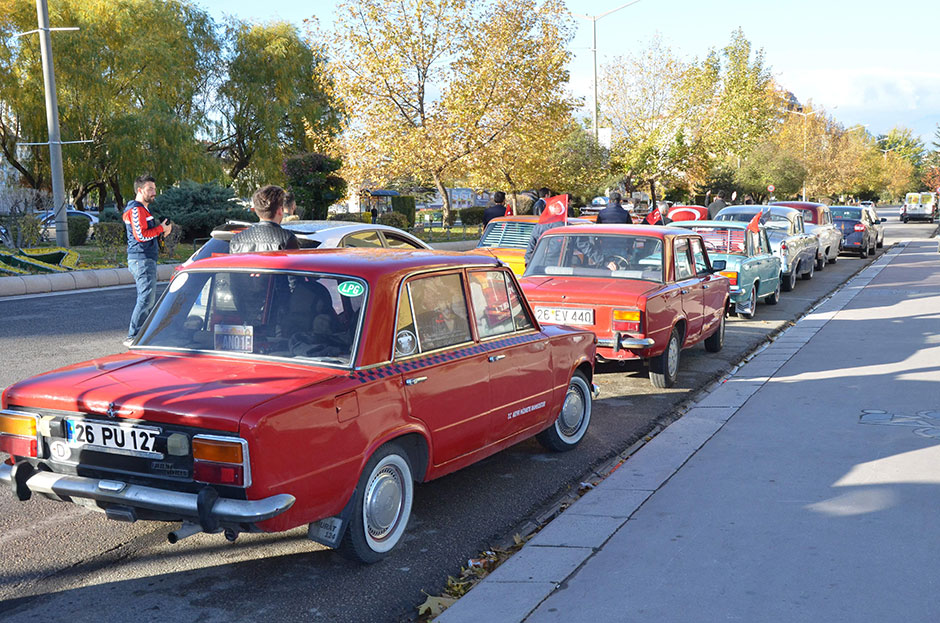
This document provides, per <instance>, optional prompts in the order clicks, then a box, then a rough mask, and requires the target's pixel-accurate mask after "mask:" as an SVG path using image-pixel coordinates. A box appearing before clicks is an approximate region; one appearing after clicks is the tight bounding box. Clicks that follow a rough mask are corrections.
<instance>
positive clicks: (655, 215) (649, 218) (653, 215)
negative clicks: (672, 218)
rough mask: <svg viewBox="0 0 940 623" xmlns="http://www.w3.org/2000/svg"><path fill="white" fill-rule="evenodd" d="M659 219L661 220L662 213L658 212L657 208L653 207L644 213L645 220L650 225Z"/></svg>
mask: <svg viewBox="0 0 940 623" xmlns="http://www.w3.org/2000/svg"><path fill="white" fill-rule="evenodd" d="M661 220H663V215H662V214H660V213H659V208H653V209H652V210H650V213H649V214H647V215H646V222H647V223H648V224H650V225H655V224H656V223H658V222H660V221H661Z"/></svg>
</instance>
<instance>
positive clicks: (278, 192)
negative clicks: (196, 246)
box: [228, 185, 300, 253]
mask: <svg viewBox="0 0 940 623" xmlns="http://www.w3.org/2000/svg"><path fill="white" fill-rule="evenodd" d="M285 196H286V193H285V192H284V189H283V188H281V187H280V186H273V185H268V186H264V187H262V188H260V189H258V191H257V192H255V194H254V195H252V197H251V208H252V209H253V210H254V211H255V214H257V215H258V218H259V219H261V220H260V221H259V222H258V223H255V224H254V225H252V226H251V227H249V228H248V229H243V230H242V231H240V232H238V233H237V234H235V235H234V236H232V241H231V242H230V243H229V247H228V250H229V253H252V252H256V251H279V250H281V249H299V248H300V245H299V244H298V242H297V236H295V235H294V234H293V232H290V231H288V230H286V229H284V228H283V227H281V221H282V220H284V197H285Z"/></svg>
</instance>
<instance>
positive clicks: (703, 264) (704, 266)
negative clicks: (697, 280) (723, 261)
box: [692, 238, 708, 275]
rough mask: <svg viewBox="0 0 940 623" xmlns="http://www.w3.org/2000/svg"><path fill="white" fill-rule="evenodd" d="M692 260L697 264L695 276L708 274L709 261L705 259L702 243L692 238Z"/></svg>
mask: <svg viewBox="0 0 940 623" xmlns="http://www.w3.org/2000/svg"><path fill="white" fill-rule="evenodd" d="M692 260H693V261H694V262H695V274H697V275H704V274H707V273H708V260H706V259H705V251H704V249H702V241H701V240H699V239H698V238H692Z"/></svg>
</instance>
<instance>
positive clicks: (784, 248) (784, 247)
mask: <svg viewBox="0 0 940 623" xmlns="http://www.w3.org/2000/svg"><path fill="white" fill-rule="evenodd" d="M788 248H789V247H788V246H787V243H786V242H781V243H780V252H781V253H786V252H787V249H788Z"/></svg>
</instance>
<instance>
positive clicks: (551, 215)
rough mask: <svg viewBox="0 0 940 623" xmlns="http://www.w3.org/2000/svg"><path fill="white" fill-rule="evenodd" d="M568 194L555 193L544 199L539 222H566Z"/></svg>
mask: <svg viewBox="0 0 940 623" xmlns="http://www.w3.org/2000/svg"><path fill="white" fill-rule="evenodd" d="M567 222H568V195H556V196H554V197H548V198H546V199H545V209H544V210H542V213H541V214H540V215H539V224H540V225H541V224H545V223H567Z"/></svg>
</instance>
